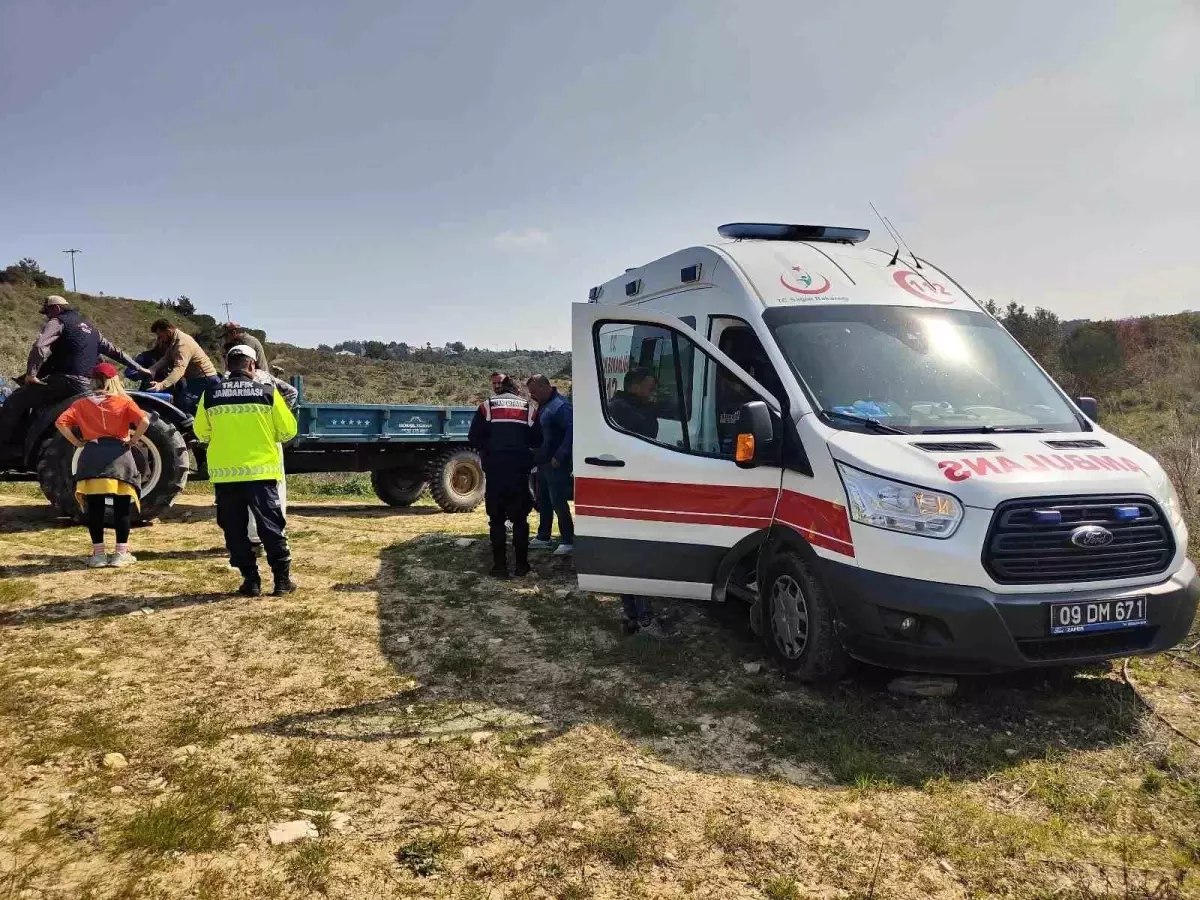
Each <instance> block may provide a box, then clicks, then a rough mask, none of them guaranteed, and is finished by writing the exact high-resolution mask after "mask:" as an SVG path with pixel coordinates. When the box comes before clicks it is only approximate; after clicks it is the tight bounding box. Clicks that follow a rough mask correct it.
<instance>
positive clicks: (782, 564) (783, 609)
mask: <svg viewBox="0 0 1200 900" xmlns="http://www.w3.org/2000/svg"><path fill="white" fill-rule="evenodd" d="M762 590H763V594H762V605H761V610H762V613H761V614H762V636H763V641H764V642H765V643H766V645H767V651H768V652H769V653H770V654H771V657H772V658H773V659H774V660H775V662H776V664H777V665H778V666H779V667H780V668H781V669H783V670H784V671H785V672H787V673H789V674H791V675H792V676H793V677H795V678H797V679H798V680H800V681H806V682H830V681H836V680H837V679H839V678H841V677H842V675H843V674H845V672H846V651H845V650H844V649H843V648H842V644H841V641H840V640H839V639H838V635H837V628H836V625H835V621H834V615H833V602H832V599H831V598H830V596H829V592H828V590H827V589H826V588H825V586H824V585H823V584H822V583H821V581H820V579H818V578H817V577H815V576H814V575H813V573H812V572H811V571H810V570H809V567H808V566H807V565H806V564H805V563H804V562H803V561H802V560H800V559H798V558H797V557H795V556H792V555H790V554H780V555H778V556H776V557H775V559H774V560H772V561H771V562H770V564H769V565H768V566H767V572H766V578H764V579H763V587H762Z"/></svg>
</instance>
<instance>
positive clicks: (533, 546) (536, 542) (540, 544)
mask: <svg viewBox="0 0 1200 900" xmlns="http://www.w3.org/2000/svg"><path fill="white" fill-rule="evenodd" d="M553 546H554V541H550V540H545V541H543V540H542V539H541V538H536V537H535V538H531V539H530V541H529V549H530V550H549V549H550V548H551V547H553Z"/></svg>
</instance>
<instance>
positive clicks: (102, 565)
mask: <svg viewBox="0 0 1200 900" xmlns="http://www.w3.org/2000/svg"><path fill="white" fill-rule="evenodd" d="M108 565H109V562H108V554H107V553H105V552H104V551H103V550H96V551H94V552H93V553H92V555H91V556H89V557H88V559H87V567H88V568H89V569H107V568H108Z"/></svg>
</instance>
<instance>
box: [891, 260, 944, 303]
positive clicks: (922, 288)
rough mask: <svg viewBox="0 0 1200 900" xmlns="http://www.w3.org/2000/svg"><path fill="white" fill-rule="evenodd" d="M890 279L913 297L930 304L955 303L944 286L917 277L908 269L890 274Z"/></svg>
mask: <svg viewBox="0 0 1200 900" xmlns="http://www.w3.org/2000/svg"><path fill="white" fill-rule="evenodd" d="M892 278H893V279H894V280H895V282H896V284H898V285H900V287H902V288H904V290H906V291H908V292H909V293H910V294H912V295H913V296H914V297H920V298H921V299H922V300H928V301H929V302H930V303H940V304H941V305H943V306H951V305H952V304H953V303H954V302H955V298H954V297H952V296H950V294H949V293H948V292H947V291H946V286H945V285H944V284H938V283H937V282H936V281H930V280H929V279H928V278H926V277H925V276H924V275H918V274H917V273H916V272H912V271H910V270H908V269H897V270H896V271H895V272H893V273H892Z"/></svg>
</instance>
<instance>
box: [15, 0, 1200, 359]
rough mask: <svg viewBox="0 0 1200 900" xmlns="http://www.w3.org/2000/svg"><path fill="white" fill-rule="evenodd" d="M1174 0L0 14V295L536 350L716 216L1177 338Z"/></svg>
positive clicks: (1190, 173)
mask: <svg viewBox="0 0 1200 900" xmlns="http://www.w3.org/2000/svg"><path fill="white" fill-rule="evenodd" d="M1198 58H1200V3H1196V2H1195V0H1156V2H1153V3H1146V2H1144V0H1141V2H1139V0H1090V2H1088V3H1086V4H1083V3H1078V2H1070V0H1007V2H1005V3H988V2H983V0H969V2H962V0H958V2H955V0H907V2H904V3H895V2H891V0H876V2H854V0H844V2H829V0H825V2H810V0H744V2H739V3H731V2H729V0H686V2H683V0H654V2H649V3H648V2H645V0H638V2H633V0H606V2H604V3H595V2H588V3H582V2H577V0H506V2H504V3H497V2H494V0H489V2H473V0H442V2H439V3H429V2H421V3H415V2H409V0H340V2H338V3H317V2H312V0H309V2H297V0H286V2H285V0H255V2H253V3H247V2H245V0H237V2H230V0H205V2H203V3H196V2H194V0H186V2H183V0H165V2H129V0H102V2H95V0H77V2H64V0H2V2H0V265H6V264H8V262H10V261H15V260H16V259H18V258H20V257H24V256H32V257H34V258H36V259H37V260H38V261H39V262H41V263H42V264H43V266H44V267H45V268H46V269H47V270H48V271H51V272H54V273H57V274H66V275H67V278H68V283H69V271H70V265H69V260H68V259H67V257H66V256H64V255H63V254H62V252H61V251H62V250H63V249H66V248H72V247H77V248H81V249H82V250H83V252H82V253H81V254H79V256H78V258H77V265H78V285H79V289H80V290H82V291H86V292H90V293H99V292H104V293H108V294H120V295H124V296H132V297H138V298H143V299H160V298H165V297H174V296H176V295H179V294H186V295H188V296H189V297H190V298H191V299H192V301H193V302H194V303H195V304H196V305H197V306H198V307H199V308H200V310H201V311H204V312H208V313H210V314H213V315H215V316H217V317H218V318H223V307H222V304H223V303H226V302H228V303H230V304H232V307H231V308H232V312H233V318H234V319H236V320H238V321H241V322H243V323H245V324H249V325H252V326H255V327H260V328H264V329H266V331H267V333H268V335H269V337H270V338H271V339H272V340H285V341H289V342H292V343H297V344H301V345H309V346H311V345H315V344H317V343H318V342H325V343H334V342H337V341H339V340H345V339H351V338H378V339H383V340H399V341H407V342H408V343H410V344H424V343H426V342H432V343H433V344H435V345H440V344H444V343H446V342H448V341H463V342H465V343H466V344H468V345H479V346H487V347H504V346H512V345H518V346H521V347H524V348H543V347H548V346H555V347H568V346H569V345H570V309H569V304H570V303H572V302H581V301H584V300H586V297H587V291H588V288H589V287H591V286H592V285H595V284H599V283H602V282H604V281H607V280H608V279H610V278H612V277H615V276H616V275H618V274H620V273H621V272H623V271H624V270H625V269H626V268H628V267H632V266H636V265H641V264H644V263H647V262H649V261H651V260H653V259H655V258H657V257H659V256H662V255H665V254H667V253H670V252H672V251H674V250H677V249H680V248H682V247H685V246H689V245H692V244H696V243H704V242H708V241H711V240H713V239H715V238H716V227H717V226H718V225H719V224H721V223H723V222H729V221H768V222H771V221H780V222H799V223H806V224H833V225H846V226H857V227H866V228H871V229H872V230H873V234H872V239H871V241H872V243H874V244H877V245H879V246H886V247H887V248H888V249H890V248H891V246H892V245H891V243H890V242H889V241H887V240H886V239H885V238H884V237H883V230H882V227H881V226H880V225H879V223H878V222H877V221H876V220H875V217H874V214H873V213H872V212H871V210H870V207H869V205H868V204H869V203H870V202H872V201H873V202H874V203H875V204H876V205H877V206H878V207H879V208H880V209H881V210H882V211H883V212H884V213H885V214H886V215H887V216H888V217H889V218H890V219H891V220H892V222H894V223H895V225H896V226H897V227H898V228H899V229H900V231H901V232H902V233H903V235H904V237H905V238H906V239H907V241H908V243H909V244H910V245H911V246H912V247H913V249H914V250H915V251H916V252H917V253H919V254H920V255H922V256H924V257H927V258H929V259H931V260H932V261H934V262H935V263H937V264H938V265H939V266H940V267H942V268H944V269H945V270H946V271H947V272H949V273H950V274H951V275H952V276H953V277H955V279H956V280H957V281H959V283H961V284H962V285H963V286H964V287H966V288H967V289H968V290H969V291H970V292H971V293H972V294H973V295H974V296H976V297H977V298H979V299H985V298H994V299H995V300H997V301H998V302H1000V303H1002V304H1003V303H1007V302H1008V301H1010V300H1016V301H1018V302H1020V303H1023V304H1026V305H1028V306H1029V307H1033V306H1045V307H1048V308H1050V309H1052V310H1054V311H1055V312H1057V313H1058V314H1059V315H1061V316H1063V317H1065V318H1077V317H1090V318H1110V317H1120V316H1128V315H1142V314H1148V313H1166V312H1174V311H1179V310H1182V309H1189V308H1200V102H1198V101H1200V96H1198V94H1200V66H1197V65H1196V62H1195V61H1196V59H1198Z"/></svg>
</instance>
